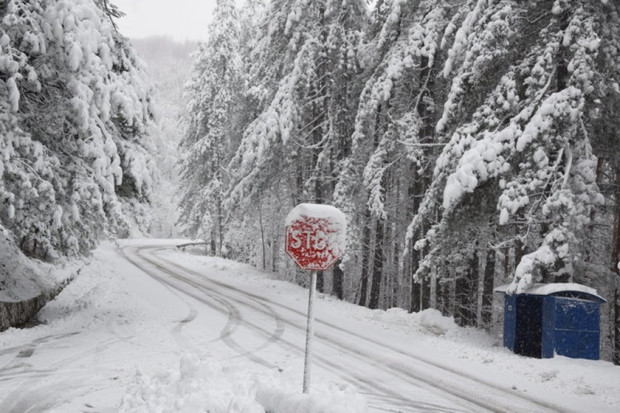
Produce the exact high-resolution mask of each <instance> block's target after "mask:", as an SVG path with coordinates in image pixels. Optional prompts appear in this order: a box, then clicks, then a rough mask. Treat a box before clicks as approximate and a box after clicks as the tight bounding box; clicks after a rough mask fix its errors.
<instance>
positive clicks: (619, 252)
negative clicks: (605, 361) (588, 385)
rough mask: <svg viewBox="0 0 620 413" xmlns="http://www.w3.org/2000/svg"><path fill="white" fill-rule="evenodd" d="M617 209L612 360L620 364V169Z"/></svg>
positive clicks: (616, 177) (613, 253) (613, 246)
mask: <svg viewBox="0 0 620 413" xmlns="http://www.w3.org/2000/svg"><path fill="white" fill-rule="evenodd" d="M614 183H615V184H616V189H615V210H614V228H613V244H612V250H611V270H612V271H613V272H614V273H615V276H614V278H615V280H612V285H613V297H614V302H613V309H614V317H613V323H614V325H613V329H612V330H613V333H614V337H613V339H614V341H613V355H612V360H613V362H614V364H618V365H620V288H619V286H620V280H618V277H620V269H618V263H619V261H620V169H617V170H616V174H615V182H614Z"/></svg>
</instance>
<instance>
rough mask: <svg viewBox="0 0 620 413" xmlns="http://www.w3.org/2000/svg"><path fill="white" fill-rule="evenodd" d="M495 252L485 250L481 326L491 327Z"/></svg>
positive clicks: (491, 249)
mask: <svg viewBox="0 0 620 413" xmlns="http://www.w3.org/2000/svg"><path fill="white" fill-rule="evenodd" d="M495 255H496V254H495V250H494V249H493V248H489V249H488V250H487V257H486V265H485V268H484V280H483V284H482V320H481V321H482V325H483V326H484V327H488V326H490V325H491V321H492V316H493V282H494V280H495Z"/></svg>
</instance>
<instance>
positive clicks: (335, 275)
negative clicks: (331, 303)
mask: <svg viewBox="0 0 620 413" xmlns="http://www.w3.org/2000/svg"><path fill="white" fill-rule="evenodd" d="M340 262H341V261H340V260H338V261H337V262H336V263H335V264H334V268H333V271H332V294H333V295H335V296H336V297H338V298H339V299H341V300H342V299H343V298H344V288H343V283H344V272H342V269H341V268H340Z"/></svg>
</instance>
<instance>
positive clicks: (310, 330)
mask: <svg viewBox="0 0 620 413" xmlns="http://www.w3.org/2000/svg"><path fill="white" fill-rule="evenodd" d="M315 292H316V271H312V275H311V280H310V292H309V296H308V321H307V322H306V357H305V359H304V393H310V363H311V361H312V360H311V356H312V354H311V353H312V337H313V336H314V311H313V310H314V296H315Z"/></svg>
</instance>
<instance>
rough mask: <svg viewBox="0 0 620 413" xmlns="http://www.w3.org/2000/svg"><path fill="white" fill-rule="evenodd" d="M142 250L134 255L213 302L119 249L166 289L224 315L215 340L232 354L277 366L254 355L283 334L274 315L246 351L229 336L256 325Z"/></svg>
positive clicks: (218, 297) (218, 298)
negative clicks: (267, 331) (271, 328)
mask: <svg viewBox="0 0 620 413" xmlns="http://www.w3.org/2000/svg"><path fill="white" fill-rule="evenodd" d="M142 249H144V248H138V249H136V256H138V257H140V259H142V260H143V261H145V262H147V263H148V264H150V265H151V266H153V267H155V268H156V269H157V270H158V271H160V272H163V273H165V274H167V275H168V276H170V277H172V278H173V279H175V280H176V281H179V282H181V283H183V284H187V285H189V286H191V287H192V288H193V289H196V290H198V291H200V292H201V293H202V294H204V295H206V296H207V297H208V298H209V299H210V300H212V301H213V302H215V303H216V304H215V305H214V304H213V302H209V301H207V300H205V298H204V296H203V295H201V294H196V293H195V292H194V291H191V290H188V289H187V288H182V286H179V285H177V284H176V283H174V282H170V280H168V279H166V278H164V277H160V276H159V275H156V274H153V271H152V270H150V269H149V268H146V267H145V266H144V265H141V264H140V263H138V262H136V260H135V259H133V258H132V257H130V256H128V255H127V254H125V253H124V252H123V254H124V256H125V257H126V258H127V259H128V260H129V261H130V262H132V263H133V264H134V265H136V266H137V267H138V268H140V269H141V270H142V271H144V272H145V273H146V274H148V275H149V276H151V277H152V278H154V279H155V280H156V281H158V282H160V283H163V284H165V285H167V286H169V287H170V288H173V289H175V290H177V291H179V292H182V293H184V294H187V295H189V296H191V297H192V298H194V299H196V300H198V301H200V302H202V303H203V304H206V305H208V306H210V307H211V308H213V309H215V310H216V311H219V312H220V313H222V314H224V315H226V316H227V323H226V325H225V326H224V328H223V329H222V330H221V332H220V336H219V340H221V341H222V342H224V343H225V344H226V345H227V346H228V347H229V348H231V349H232V350H234V351H235V352H236V353H238V354H239V356H243V357H246V358H248V359H250V360H252V361H253V362H255V363H258V364H260V365H263V366H264V367H267V368H269V369H275V368H278V366H276V365H275V364H272V363H270V362H269V361H267V360H265V359H263V358H261V357H259V356H258V355H257V354H256V353H257V352H258V351H260V350H261V349H263V348H265V347H267V346H269V345H271V344H272V343H274V342H276V341H278V339H279V337H280V336H281V335H282V334H283V332H284V330H283V327H282V325H281V323H280V322H279V320H278V319H277V318H276V328H275V330H274V331H273V332H270V334H269V335H268V337H267V340H266V341H265V342H264V343H262V344H261V345H260V346H258V347H257V348H255V349H253V350H247V349H245V348H243V346H242V345H240V344H239V343H237V341H235V340H234V339H233V334H234V333H235V332H236V331H237V330H238V328H239V327H241V326H243V327H246V328H249V329H251V330H255V329H256V327H255V326H254V325H253V324H251V323H248V322H246V321H245V320H244V319H243V317H242V315H241V312H240V311H239V309H238V308H237V307H236V306H235V305H233V304H232V303H230V302H229V301H227V300H225V299H223V298H222V297H221V296H219V295H218V294H216V293H214V292H213V291H210V290H208V289H205V288H204V286H201V285H199V284H198V283H196V282H195V281H192V280H188V279H185V278H183V277H180V276H179V275H178V274H177V273H175V272H174V271H171V270H170V269H169V268H167V267H165V266H163V265H161V264H160V263H158V262H156V261H155V260H153V259H149V258H147V257H145V256H144V255H143V254H141V253H140V252H141V250H142ZM273 314H275V313H273Z"/></svg>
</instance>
